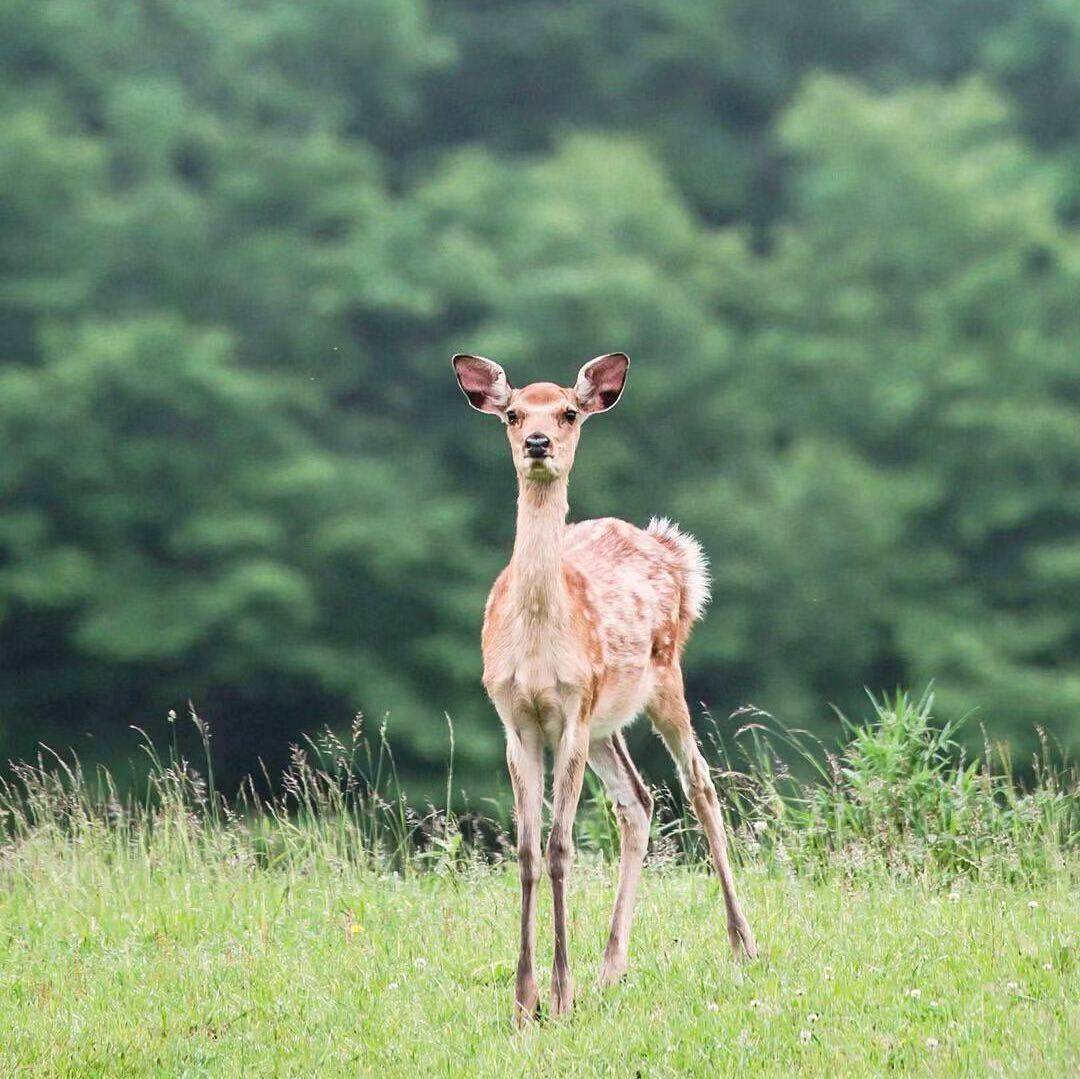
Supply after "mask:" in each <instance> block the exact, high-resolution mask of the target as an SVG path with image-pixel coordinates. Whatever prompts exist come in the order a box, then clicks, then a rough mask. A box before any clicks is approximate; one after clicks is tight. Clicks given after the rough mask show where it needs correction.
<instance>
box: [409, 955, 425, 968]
mask: <svg viewBox="0 0 1080 1079" xmlns="http://www.w3.org/2000/svg"><path fill="white" fill-rule="evenodd" d="M412 965H413V966H414V967H416V968H417V970H423V968H424V967H426V966H427V960H426V959H425V958H424V957H423V956H422V955H419V956H417V957H416V958H415V959H414V960H413V964H412Z"/></svg>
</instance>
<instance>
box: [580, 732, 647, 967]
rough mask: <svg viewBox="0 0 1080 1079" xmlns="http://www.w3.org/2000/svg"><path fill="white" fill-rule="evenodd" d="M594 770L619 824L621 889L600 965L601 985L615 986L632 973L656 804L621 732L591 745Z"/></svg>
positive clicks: (617, 893) (617, 894)
mask: <svg viewBox="0 0 1080 1079" xmlns="http://www.w3.org/2000/svg"><path fill="white" fill-rule="evenodd" d="M589 767H590V768H592V770H593V771H594V772H595V773H596V774H597V775H598V776H599V777H600V778H601V780H603V783H604V787H605V789H606V790H607V794H608V797H609V798H610V799H611V801H612V803H613V804H614V806H615V816H616V818H617V819H618V821H619V885H618V890H617V891H616V893H615V909H614V910H613V911H612V914H611V932H610V933H609V935H608V942H607V947H606V948H605V949H604V961H603V963H602V964H601V966H600V976H599V979H598V980H599V983H600V985H602V986H604V985H611V984H612V983H614V982H617V981H618V980H619V979H620V978H621V977H622V976H623V975H624V974H625V973H626V954H627V946H628V944H629V940H630V925H631V923H632V921H633V919H634V900H635V899H636V897H637V887H638V881H639V880H640V879H641V867H642V864H643V863H644V861H645V851H646V849H647V848H648V845H649V821H650V820H651V819H652V808H653V800H652V796H651V795H650V794H649V791H648V789H647V788H646V786H645V784H644V783H643V782H642V779H641V776H639V775H638V772H637V769H636V768H635V767H634V763H633V761H631V760H630V754H629V753H627V751H626V743H625V742H624V741H623V737H622V735H621V734H620V733H619V732H618V731H616V732H615V733H614V734H611V735H609V736H608V737H607V738H604V739H603V740H601V741H599V742H593V743H592V745H591V746H590V747H589Z"/></svg>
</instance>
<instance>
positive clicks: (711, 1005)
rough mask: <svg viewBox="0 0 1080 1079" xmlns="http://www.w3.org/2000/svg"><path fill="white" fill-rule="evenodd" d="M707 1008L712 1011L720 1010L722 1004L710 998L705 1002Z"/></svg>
mask: <svg viewBox="0 0 1080 1079" xmlns="http://www.w3.org/2000/svg"><path fill="white" fill-rule="evenodd" d="M705 1008H706V1010H707V1011H710V1012H718V1011H719V1010H720V1005H719V1004H717V1003H716V1001H715V1000H708V1001H706V1002H705Z"/></svg>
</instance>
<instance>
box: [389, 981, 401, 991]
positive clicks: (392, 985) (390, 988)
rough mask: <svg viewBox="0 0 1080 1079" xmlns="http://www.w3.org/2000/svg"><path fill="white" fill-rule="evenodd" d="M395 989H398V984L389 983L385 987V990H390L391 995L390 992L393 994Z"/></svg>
mask: <svg viewBox="0 0 1080 1079" xmlns="http://www.w3.org/2000/svg"><path fill="white" fill-rule="evenodd" d="M397 987H398V983H397V982H391V983H390V984H389V985H388V986H387V988H388V989H389V990H390V992H391V993H392V992H393V991H394V990H395V989H397Z"/></svg>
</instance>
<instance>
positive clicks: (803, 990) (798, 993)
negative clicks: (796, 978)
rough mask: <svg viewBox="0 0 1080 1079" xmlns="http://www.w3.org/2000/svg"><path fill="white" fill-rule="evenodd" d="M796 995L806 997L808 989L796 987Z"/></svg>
mask: <svg viewBox="0 0 1080 1079" xmlns="http://www.w3.org/2000/svg"><path fill="white" fill-rule="evenodd" d="M795 995H796V996H797V997H805V996H806V990H805V989H796V990H795Z"/></svg>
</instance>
